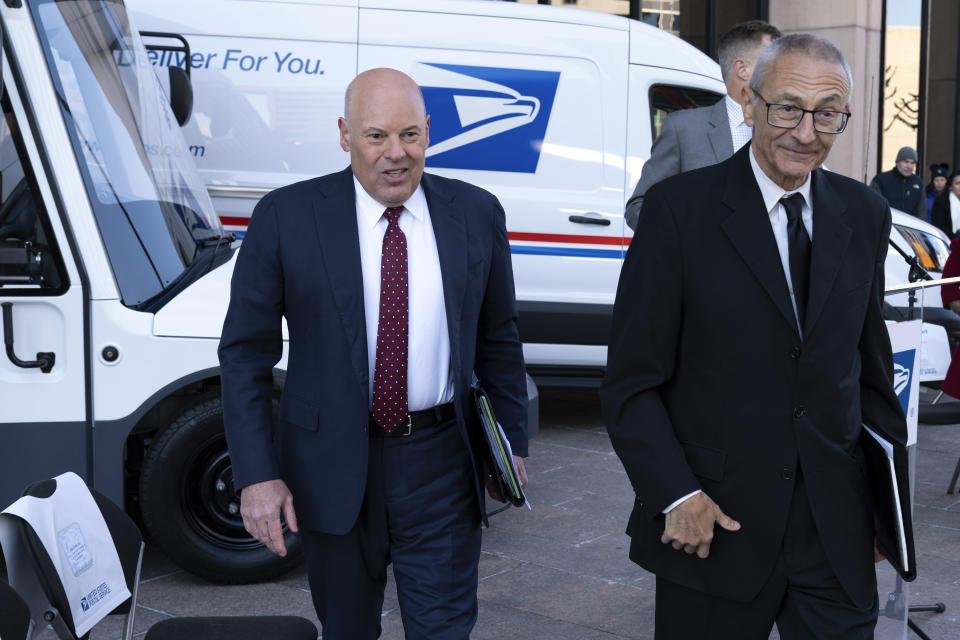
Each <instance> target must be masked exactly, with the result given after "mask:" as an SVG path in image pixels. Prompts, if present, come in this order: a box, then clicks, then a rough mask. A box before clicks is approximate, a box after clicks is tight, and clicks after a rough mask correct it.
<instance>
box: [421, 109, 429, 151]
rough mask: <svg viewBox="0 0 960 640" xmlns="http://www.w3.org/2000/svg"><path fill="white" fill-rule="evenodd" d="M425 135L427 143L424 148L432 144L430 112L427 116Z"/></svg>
mask: <svg viewBox="0 0 960 640" xmlns="http://www.w3.org/2000/svg"><path fill="white" fill-rule="evenodd" d="M423 137H424V138H426V141H427V144H426V145H425V146H424V148H426V147H429V146H430V114H429V113H428V114H427V117H426V126H425V127H424V128H423Z"/></svg>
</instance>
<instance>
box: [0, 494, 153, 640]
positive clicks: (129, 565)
mask: <svg viewBox="0 0 960 640" xmlns="http://www.w3.org/2000/svg"><path fill="white" fill-rule="evenodd" d="M56 489H57V481H56V479H53V478H51V479H48V480H41V481H38V482H34V483H32V484H30V485H29V486H27V488H26V489H24V491H23V495H25V496H31V497H34V498H39V499H48V498H51V497H52V496H53V495H54V493H55V492H56ZM90 493H91V496H92V497H93V499H94V502H95V503H96V505H97V507H98V508H99V510H100V513H101V515H102V516H103V519H104V522H105V523H106V525H107V529H108V531H109V532H110V537H111V538H112V541H113V544H114V547H115V548H116V551H117V555H118V557H119V558H120V565H121V567H122V570H123V576H124V581H125V582H126V584H127V588H128V589H129V591H130V593H131V594H132V595H133V597H132V598H128V599H126V600H125V601H124V602H123V603H122V604H120V605H119V606H117V607H116V608H114V609H113V610H112V611H111V612H110V613H109V614H108V615H127V616H128V619H127V625H126V626H127V627H128V628H129V629H130V630H132V626H133V620H132V617H133V614H134V613H135V611H136V608H135V607H134V606H132V605H133V603H134V602H135V601H136V589H137V585H138V582H139V577H140V561H141V558H142V550H143V539H142V537H141V534H140V530H139V529H138V528H137V526H136V524H135V523H134V522H133V520H131V519H130V517H129V516H128V515H127V514H126V513H124V512H123V510H122V509H120V508H119V507H118V506H117V505H115V504H114V503H113V502H112V501H111V500H110V499H109V498H107V497H106V496H104V495H103V494H101V493H100V492H98V491H96V490H90ZM16 527H17V539H18V540H17V542H18V549H17V550H16V552H15V553H13V554H10V553H7V554H6V555H7V561H8V564H10V577H11V582H12V583H13V584H15V585H16V586H17V588H18V589H19V590H20V591H21V593H23V595H24V598H25V599H26V601H27V603H28V605H29V608H30V611H31V614H32V618H33V620H34V621H35V622H36V623H37V624H42V623H45V624H50V625H51V626H52V627H53V630H54V631H55V632H56V634H57V636H58V637H59V638H61V639H62V640H78V636H77V634H76V625H75V623H74V620H73V615H72V613H71V609H70V604H69V601H68V598H67V594H66V591H65V590H64V587H63V583H62V582H61V580H60V575H59V574H58V573H57V569H56V567H55V566H54V562H53V560H52V559H51V558H50V554H49V553H48V552H47V549H46V547H44V545H43V543H42V542H41V541H40V538H39V537H38V536H37V534H36V532H35V531H34V529H33V527H31V526H30V525H29V524H27V522H26V521H24V520H21V519H19V518H17V519H16ZM11 556H13V557H11ZM0 637H2V638H3V640H6V636H5V635H3V634H0Z"/></svg>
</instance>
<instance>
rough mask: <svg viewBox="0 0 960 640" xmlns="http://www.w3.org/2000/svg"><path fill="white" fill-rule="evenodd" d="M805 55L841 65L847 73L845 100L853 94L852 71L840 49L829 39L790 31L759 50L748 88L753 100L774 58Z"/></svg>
mask: <svg viewBox="0 0 960 640" xmlns="http://www.w3.org/2000/svg"><path fill="white" fill-rule="evenodd" d="M791 53H792V54H801V55H806V56H808V57H810V58H814V59H816V60H824V61H826V62H833V63H836V64H838V65H840V66H841V67H843V70H844V72H845V73H846V74H847V85H848V87H849V89H848V90H847V100H849V99H850V98H851V97H852V96H853V73H852V72H851V71H850V65H849V64H847V59H846V58H844V57H843V54H842V53H841V52H840V49H837V47H836V46H834V44H833V43H832V42H830V41H829V40H825V39H823V38H821V37H819V36H815V35H813V34H810V33H791V34H790V35H788V36H783V37H782V38H780V39H779V40H774V41H773V42H771V43H770V44H769V45H767V46H766V47H765V48H764V49H763V51H761V52H760V57H759V58H757V63H756V65H754V67H753V75H752V76H751V77H750V90H751V91H753V94H754V101H756V100H757V97H756V96H757V94H758V93H759V90H760V87H762V86H763V82H764V80H766V77H767V69H768V67H769V66H770V65H772V64H773V62H774V60H776V59H777V58H778V57H780V56H782V55H787V54H791Z"/></svg>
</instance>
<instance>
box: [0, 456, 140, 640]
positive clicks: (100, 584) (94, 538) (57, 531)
mask: <svg viewBox="0 0 960 640" xmlns="http://www.w3.org/2000/svg"><path fill="white" fill-rule="evenodd" d="M55 480H56V481H57V489H56V491H54V492H53V495H52V496H50V497H49V498H35V497H32V496H24V497H22V498H20V499H19V500H17V501H16V502H14V503H13V504H12V505H10V506H9V507H7V508H6V509H4V511H3V513H2V514H0V544H2V546H3V548H4V549H5V550H6V551H5V553H10V552H13V551H14V550H16V549H18V545H17V542H16V533H15V531H16V529H15V525H16V523H15V521H13V518H20V519H22V520H25V521H26V522H27V524H29V525H30V526H31V527H32V528H33V530H34V531H35V532H36V534H37V537H38V538H39V539H40V542H41V543H43V546H44V548H45V549H46V551H47V553H48V554H49V556H50V560H51V561H52V562H53V566H54V567H55V568H56V570H57V574H58V575H59V576H60V581H61V583H62V584H63V590H64V592H65V593H66V594H67V599H68V601H69V603H70V613H71V614H72V615H73V622H74V626H75V629H74V631H75V632H76V634H77V635H78V636H83V635H84V634H86V633H87V632H88V631H90V629H92V628H93V626H94V625H96V624H97V623H98V622H100V620H102V619H103V618H104V616H106V615H107V614H109V613H110V612H111V611H113V610H114V609H115V608H116V607H118V606H119V605H120V604H122V603H123V602H124V601H126V599H127V598H129V597H130V591H129V590H128V589H127V582H126V580H125V579H124V576H123V567H122V566H121V564H120V557H119V556H118V555H117V549H116V547H115V546H114V543H113V538H112V536H111V535H110V530H109V529H108V528H107V523H106V522H105V521H104V519H103V515H102V514H101V513H100V508H99V507H98V506H97V503H96V502H95V501H94V499H93V496H92V495H90V491H89V490H88V489H87V486H86V484H84V482H83V480H81V479H80V477H79V476H77V475H76V474H75V473H72V472H68V473H65V474H63V475H60V476H57V477H56V478H55ZM18 552H20V553H22V552H23V550H20V551H18Z"/></svg>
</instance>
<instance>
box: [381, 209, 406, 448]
mask: <svg viewBox="0 0 960 640" xmlns="http://www.w3.org/2000/svg"><path fill="white" fill-rule="evenodd" d="M402 212H403V207H390V208H388V209H387V210H386V211H384V212H383V215H384V217H385V218H386V219H387V232H386V233H385V234H384V236H383V250H382V252H381V254H380V317H379V320H378V325H377V361H376V364H375V365H374V370H373V419H374V420H375V421H376V423H377V424H378V425H380V428H381V429H383V430H384V431H386V432H387V433H390V432H391V431H393V430H394V429H396V428H397V427H398V426H400V424H401V423H402V422H403V421H404V419H405V418H406V416H407V326H408V315H407V309H408V299H409V298H408V294H407V237H406V236H405V235H403V231H401V230H400V225H399V224H398V220H399V219H400V214H401V213H402Z"/></svg>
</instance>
